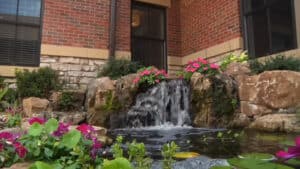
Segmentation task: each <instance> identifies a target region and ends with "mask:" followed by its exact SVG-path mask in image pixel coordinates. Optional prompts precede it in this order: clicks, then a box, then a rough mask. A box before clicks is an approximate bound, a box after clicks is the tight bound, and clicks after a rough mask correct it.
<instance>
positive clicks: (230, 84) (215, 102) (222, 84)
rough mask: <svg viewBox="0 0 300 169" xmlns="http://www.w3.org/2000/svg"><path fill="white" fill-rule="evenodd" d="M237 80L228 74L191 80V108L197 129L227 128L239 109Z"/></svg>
mask: <svg viewBox="0 0 300 169" xmlns="http://www.w3.org/2000/svg"><path fill="white" fill-rule="evenodd" d="M237 91H238V90H237V84H236V82H235V80H234V79H233V78H232V77H230V76H228V75H227V74H220V75H217V76H215V77H204V76H203V75H201V74H200V73H194V74H193V76H192V78H191V94H192V96H191V98H192V99H191V104H192V105H191V107H192V112H193V115H194V125H195V126H197V127H226V126H228V125H229V122H230V121H231V119H232V118H233V115H234V113H235V112H236V111H237V108H238V104H239V103H238V93H237Z"/></svg>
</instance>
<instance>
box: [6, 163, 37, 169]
mask: <svg viewBox="0 0 300 169" xmlns="http://www.w3.org/2000/svg"><path fill="white" fill-rule="evenodd" d="M32 164H33V163H32V162H24V163H17V164H14V165H12V166H11V167H9V168H7V169H28V168H30V167H31V166H32Z"/></svg>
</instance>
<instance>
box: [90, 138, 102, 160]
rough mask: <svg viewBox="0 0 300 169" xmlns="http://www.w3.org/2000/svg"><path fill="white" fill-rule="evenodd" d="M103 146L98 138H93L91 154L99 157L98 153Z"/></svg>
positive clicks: (93, 156)
mask: <svg viewBox="0 0 300 169" xmlns="http://www.w3.org/2000/svg"><path fill="white" fill-rule="evenodd" d="M101 147H102V144H101V143H100V141H98V140H97V139H96V138H93V146H92V149H91V151H90V155H91V157H92V158H93V159H95V158H96V157H97V153H98V151H99V150H100V149H101Z"/></svg>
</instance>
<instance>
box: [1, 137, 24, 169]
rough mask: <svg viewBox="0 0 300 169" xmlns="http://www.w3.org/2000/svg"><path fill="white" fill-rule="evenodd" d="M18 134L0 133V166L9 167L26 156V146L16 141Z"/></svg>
mask: <svg viewBox="0 0 300 169" xmlns="http://www.w3.org/2000/svg"><path fill="white" fill-rule="evenodd" d="M18 137H19V135H18V134H12V133H9V132H1V133H0V168H2V167H9V166H10V165H12V164H13V163H15V162H17V161H19V160H20V159H23V158H24V157H25V156H26V153H27V150H26V148H25V147H24V146H23V145H22V144H21V143H20V142H18V141H17V138H18Z"/></svg>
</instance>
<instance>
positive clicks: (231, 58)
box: [220, 52, 248, 71]
mask: <svg viewBox="0 0 300 169" xmlns="http://www.w3.org/2000/svg"><path fill="white" fill-rule="evenodd" d="M247 61H248V54H247V53H246V52H243V53H241V54H240V55H235V54H233V53H231V54H230V55H228V56H227V57H225V58H224V59H223V61H222V63H221V65H220V68H221V70H222V71H224V70H225V69H226V68H227V67H228V65H230V64H231V63H246V62H247Z"/></svg>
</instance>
